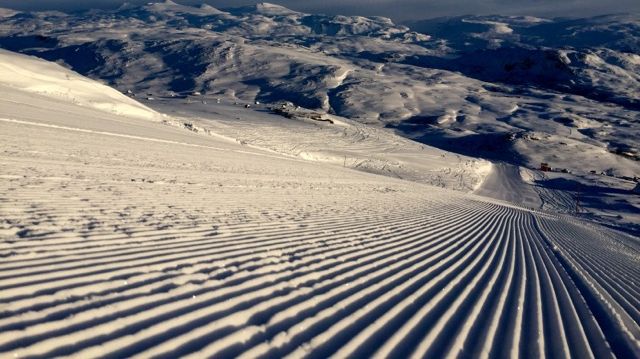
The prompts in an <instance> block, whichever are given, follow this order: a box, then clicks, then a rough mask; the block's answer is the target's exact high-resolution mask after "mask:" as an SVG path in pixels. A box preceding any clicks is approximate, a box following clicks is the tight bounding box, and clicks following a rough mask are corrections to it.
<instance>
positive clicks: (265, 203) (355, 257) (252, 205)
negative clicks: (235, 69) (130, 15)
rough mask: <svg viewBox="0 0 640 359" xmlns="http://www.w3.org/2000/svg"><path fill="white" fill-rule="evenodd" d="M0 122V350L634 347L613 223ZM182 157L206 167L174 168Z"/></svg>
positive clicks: (332, 351) (231, 156)
mask: <svg viewBox="0 0 640 359" xmlns="http://www.w3.org/2000/svg"><path fill="white" fill-rule="evenodd" d="M154 125H157V124H154ZM0 126H2V131H0V133H2V134H3V138H2V140H3V143H4V144H6V147H5V148H11V147H12V145H15V146H20V147H21V148H22V150H23V152H21V153H17V154H16V153H13V154H9V153H8V152H7V151H5V152H4V154H3V155H2V157H1V159H2V166H3V168H5V169H6V171H5V173H4V176H3V180H2V182H0V183H1V184H2V186H1V187H0V193H1V197H0V198H1V200H2V206H1V207H0V208H2V215H1V217H2V218H3V219H4V221H5V224H7V223H12V224H14V225H21V226H22V228H24V229H23V230H22V231H20V232H18V233H16V235H15V236H5V237H4V239H3V240H2V242H0V255H1V256H2V261H1V262H0V332H1V333H2V335H0V357H12V356H14V354H15V355H17V356H19V357H58V356H72V357H77V358H89V357H98V356H100V357H112V358H115V357H140V358H150V357H167V358H169V357H177V356H187V357H194V358H201V357H236V356H240V357H245V358H260V357H286V356H290V357H301V356H305V357H311V358H323V357H327V356H330V355H333V356H335V357H370V356H371V357H405V356H414V357H442V356H461V355H462V356H466V355H472V354H478V353H482V354H487V355H491V356H514V355H519V356H533V357H538V356H542V355H551V356H574V357H580V358H587V357H603V356H607V355H609V353H610V352H611V351H613V352H614V353H615V354H617V355H619V356H622V357H633V356H637V355H638V341H637V340H638V338H640V331H639V327H638V322H639V321H640V301H639V299H638V298H640V289H639V287H638V283H639V279H640V269H639V267H638V265H637V263H638V259H639V258H640V250H639V249H640V245H639V244H638V242H637V239H634V238H631V237H629V236H626V235H623V234H619V233H617V232H613V231H609V230H606V229H603V228H600V227H596V226H592V225H589V224H586V223H583V222H579V221H577V220H572V219H570V218H569V217H559V216H555V215H550V214H547V213H543V212H536V211H530V210H527V209H522V208H518V207H515V206H508V205H503V204H500V203H492V202H489V201H486V200H482V199H481V198H480V197H475V196H465V195H462V194H456V193H453V192H450V191H444V190H438V189H434V188H431V187H428V186H421V185H418V184H411V183H403V182H402V181H395V180H392V179H387V178H384V177H379V176H371V175H367V174H359V173H353V174H352V176H354V178H353V179H350V178H349V177H344V176H347V174H349V173H351V172H350V171H348V170H344V169H340V168H333V167H326V168H324V167H322V166H319V165H316V164H308V165H303V164H301V165H300V166H302V167H304V168H305V169H304V170H303V173H302V174H301V175H297V176H296V178H297V181H298V182H296V181H294V180H292V179H290V178H288V177H287V176H286V175H285V176H284V177H283V178H288V179H282V178H280V179H279V180H274V179H273V177H268V176H267V177H265V176H264V173H260V172H261V171H263V170H265V169H264V168H260V167H259V166H258V168H256V166H257V165H255V164H254V165H251V164H250V162H247V161H248V159H251V158H252V156H253V154H251V153H234V152H232V151H217V150H216V149H215V148H213V149H211V148H204V147H202V146H184V145H183V144H182V143H177V142H176V143H171V142H167V141H160V142H151V143H149V141H147V139H140V138H121V137H115V136H110V135H109V134H105V133H97V132H81V133H77V132H76V131H69V130H67V129H64V128H55V127H51V126H45V127H42V126H34V125H33V124H29V123H27V122H23V123H19V122H7V121H3V123H2V124H0ZM158 126H160V125H158ZM176 131H178V130H176ZM27 134H29V135H30V136H31V140H29V141H27V142H26V143H18V142H19V140H16V139H19V138H26V137H25V136H26V135H27ZM150 136H152V135H150ZM194 136H196V135H194ZM43 138H47V139H49V141H45V140H44V139H43ZM52 138H56V139H58V140H59V141H61V142H62V143H68V145H67V146H66V147H64V146H62V147H61V146H56V144H55V141H52ZM72 138H73V139H75V142H69V140H70V139H72ZM47 143H49V145H47ZM51 143H53V144H51ZM115 144H118V145H119V146H120V147H118V146H116V145H115ZM47 146H51V148H48V149H47V148H46V147H47ZM238 147H239V148H241V147H240V146H238ZM122 149H125V150H126V151H130V153H129V154H128V155H127V157H126V159H127V162H125V163H123V164H121V165H120V166H111V167H110V166H105V165H101V164H100V163H99V162H95V161H91V160H90V159H92V158H93V159H95V158H98V157H99V156H101V157H102V158H103V159H104V158H113V157H115V156H113V152H116V151H119V150H122ZM56 151H58V152H61V153H77V154H78V156H79V157H80V159H79V161H78V159H77V158H76V159H74V158H72V157H69V158H67V159H66V160H60V159H57V160H56V159H55V158H57V157H56V153H55V152H56ZM94 151H95V152H96V153H93V152H94ZM94 155H95V156H96V157H92V156H94ZM145 156H158V158H156V159H155V160H154V159H153V158H147V160H149V161H150V163H155V164H156V165H155V167H145V166H140V164H141V163H142V162H140V161H141V159H143V158H144V157H145ZM242 156H245V157H242ZM189 157H191V158H194V159H195V158H204V159H205V160H204V161H211V162H213V163H216V164H217V166H219V167H218V168H213V169H208V170H206V169H204V170H202V169H200V170H198V171H191V170H188V169H179V168H176V167H175V166H177V165H178V164H179V163H180V161H181V160H184V158H189ZM25 158H28V159H29V161H24V160H22V159H25ZM161 158H164V163H163V161H162V160H161ZM136 161H137V162H136ZM265 161H271V162H270V163H268V164H267V166H266V167H265V168H266V169H268V168H270V167H273V166H291V165H290V163H291V162H290V161H284V160H283V162H279V161H280V160H277V159H267V158H265ZM35 164H37V166H36V165H35ZM226 166H232V167H230V168H227V167H226ZM234 166H235V167H234ZM305 166H308V167H305ZM205 168H206V167H205ZM254 171H256V172H254ZM304 171H311V173H310V174H309V173H306V172H304ZM314 171H317V173H316V172H314ZM332 171H335V172H338V173H339V176H336V177H330V178H332V179H331V180H327V179H326V178H324V177H322V176H327V173H329V174H331V173H332ZM132 173H135V176H134V175H132ZM140 176H143V177H145V181H144V182H142V181H141V180H140V179H139V177H140ZM252 176H255V177H252ZM305 176H308V177H305ZM134 177H136V178H134ZM312 177H315V179H316V181H317V182H316V183H313V182H310V180H309V178H312ZM168 178H173V179H172V180H168ZM301 178H302V179H301ZM345 178H346V179H345ZM132 179H135V182H134V181H132ZM198 180H199V182H198ZM288 180H290V181H291V182H287V181H288ZM4 228H5V229H4V231H5V233H6V231H7V229H6V225H5V227H4Z"/></svg>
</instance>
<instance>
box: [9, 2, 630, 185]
mask: <svg viewBox="0 0 640 359" xmlns="http://www.w3.org/2000/svg"><path fill="white" fill-rule="evenodd" d="M0 14H2V15H0V47H2V48H5V49H8V50H12V51H19V52H22V53H27V54H31V55H36V56H39V57H42V58H45V59H47V60H52V61H58V62H61V63H64V64H66V65H67V66H69V67H71V68H72V69H74V70H75V71H78V72H79V73H81V74H83V75H87V76H89V77H92V78H94V79H100V80H102V81H104V82H106V83H108V84H109V85H111V86H113V87H115V88H117V89H119V90H120V91H123V92H127V91H130V92H131V93H132V94H138V95H141V94H143V95H144V97H153V96H156V97H157V96H166V97H170V96H187V95H189V94H193V93H200V94H202V95H203V96H207V97H216V98H228V99H232V100H234V101H239V102H253V101H256V100H257V101H260V102H264V103H275V102H278V101H290V102H292V103H294V104H296V105H299V106H302V107H305V108H309V109H314V110H320V111H325V112H329V113H332V114H335V115H338V116H343V117H348V118H351V119H355V120H357V121H360V122H363V123H369V124H377V125H380V126H387V127H391V128H394V129H396V130H398V131H400V132H401V133H402V134H404V135H406V136H408V137H411V138H414V139H417V140H420V141H422V142H425V143H429V144H431V145H435V146H439V147H441V148H445V149H448V150H453V151H456V152H459V153H464V154H473V155H477V156H482V157H485V158H490V159H500V160H507V161H510V162H515V163H519V164H526V165H528V166H536V165H537V164H539V162H541V161H551V162H553V163H554V164H556V165H558V166H564V167H573V168H575V167H578V168H581V169H582V170H590V169H592V168H593V169H594V170H597V171H598V172H600V171H606V170H610V171H611V172H612V173H617V174H620V175H627V176H630V175H636V174H640V170H639V168H640V167H639V166H638V162H637V160H638V158H640V154H639V148H638V145H637V144H638V143H640V121H639V119H640V115H639V112H638V111H639V110H640V56H639V49H640V16H638V15H612V16H600V17H595V18H589V19H573V20H567V19H541V18H534V17H504V16H483V17H458V18H446V19H434V20H426V21H419V22H413V23H409V24H405V25H397V24H394V23H393V22H392V21H391V20H390V19H387V18H383V17H359V16H329V15H313V14H304V13H300V12H295V11H292V10H289V9H287V8H284V7H282V6H278V5H274V4H268V3H261V4H257V5H254V6H247V7H241V8H234V9H224V10H219V9H215V8H213V7H211V6H208V5H203V6H200V7H189V6H183V5H179V4H176V3H174V2H171V1H165V2H162V3H149V4H147V5H143V6H130V5H124V6H122V7H120V8H119V9H117V10H109V11H107V10H92V11H85V12H78V13H71V14H64V13H60V12H18V13H15V12H11V11H3V12H0ZM532 139H534V140H532ZM554 156H555V157H554ZM587 166H589V167H587Z"/></svg>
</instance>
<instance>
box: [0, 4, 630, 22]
mask: <svg viewBox="0 0 640 359" xmlns="http://www.w3.org/2000/svg"><path fill="white" fill-rule="evenodd" d="M149 1H150V0H129V1H128V2H130V3H146V2H149ZM175 1H176V2H179V3H182V4H202V3H208V4H211V5H213V6H215V7H219V8H225V7H237V6H242V5H248V4H254V3H256V1H242V0H240V1H238V0H236V1H233V0H175ZM123 2H124V1H123V0H0V7H8V8H13V9H19V10H25V9H56V10H69V9H89V8H109V7H117V6H119V5H120V4H122V3H123ZM270 2H272V3H277V4H280V5H283V6H286V7H288V8H291V9H294V10H298V11H304V12H310V13H326V14H343V15H365V16H366V15H381V16H387V17H391V18H392V19H394V20H396V21H404V20H413V19H427V18H433V17H440V16H456V15H470V14H472V15H487V14H498V15H535V16H547V17H576V16H591V15H601V14H612V13H624V12H640V0H279V1H278V0H272V1H270Z"/></svg>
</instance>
